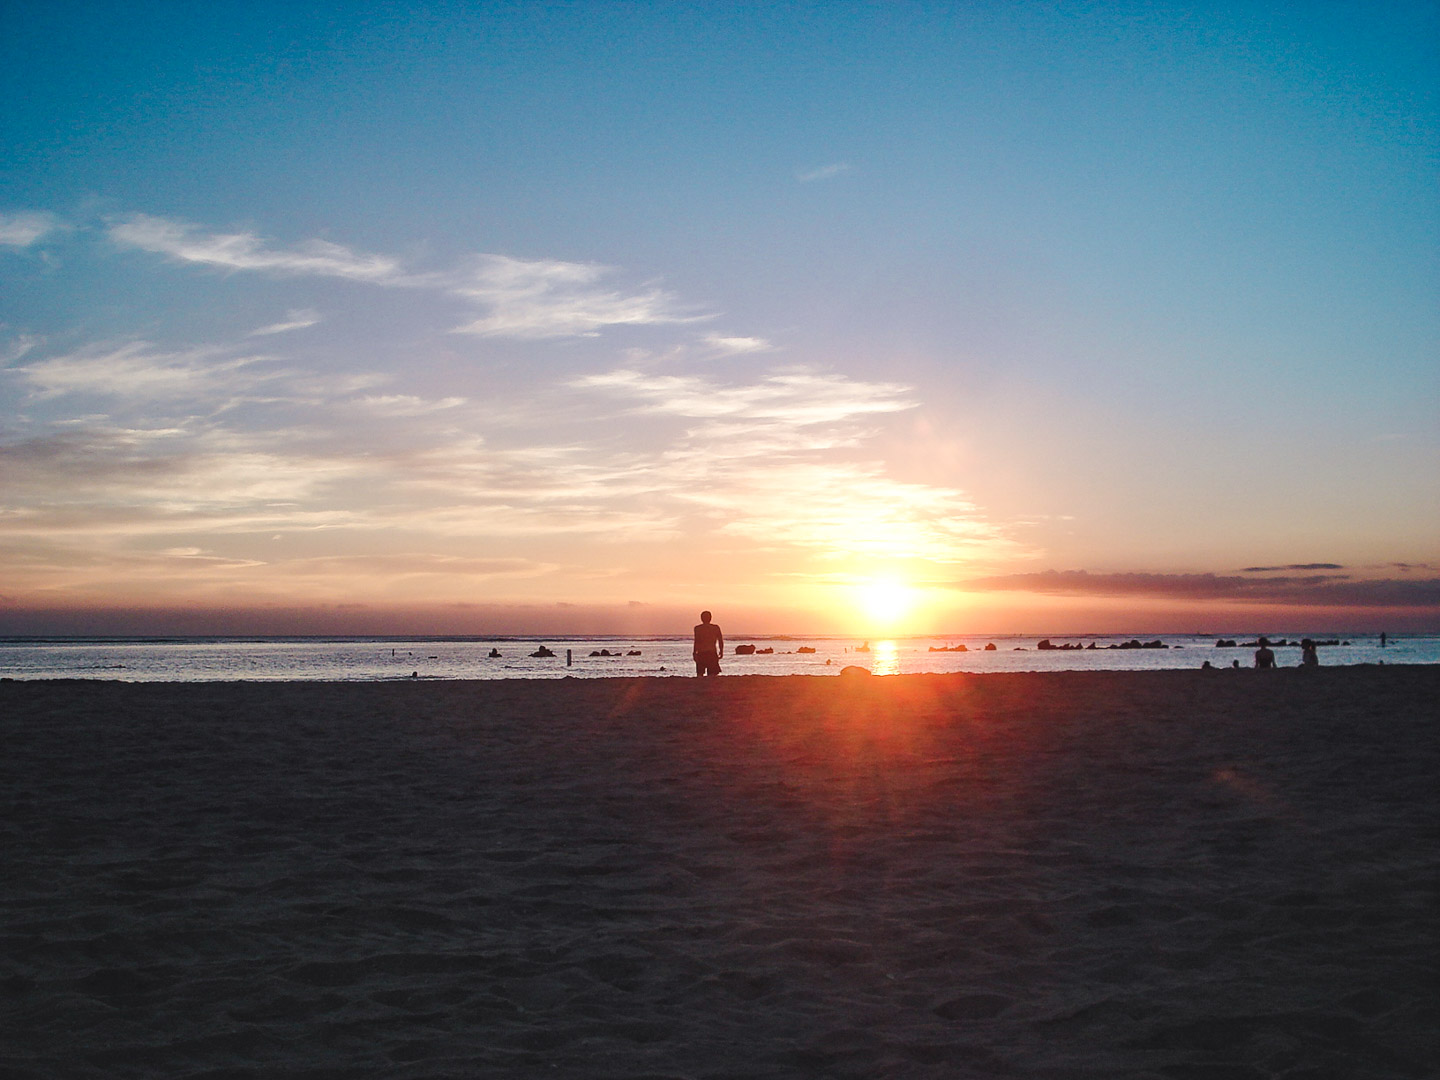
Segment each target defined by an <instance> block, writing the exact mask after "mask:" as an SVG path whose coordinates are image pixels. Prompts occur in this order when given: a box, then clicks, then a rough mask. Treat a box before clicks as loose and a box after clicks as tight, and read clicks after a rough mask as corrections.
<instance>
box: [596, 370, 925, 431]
mask: <svg viewBox="0 0 1440 1080" xmlns="http://www.w3.org/2000/svg"><path fill="white" fill-rule="evenodd" d="M572 385H574V386H575V387H577V388H581V389H590V390H601V391H605V392H607V393H610V394H614V395H616V396H619V397H622V398H630V399H632V400H634V401H636V402H637V403H638V405H637V407H638V409H639V410H640V411H642V412H654V413H664V414H669V415H673V416H683V417H693V418H696V419H720V418H727V417H728V418H735V419H751V420H756V419H758V420H777V421H784V422H786V423H790V424H800V425H806V424H824V423H835V422H838V421H841V420H848V419H851V418H853V417H857V416H864V415H869V414H877V413H895V412H903V411H905V410H907V409H913V408H915V406H916V405H917V404H918V402H916V401H915V399H914V397H913V396H912V394H911V391H910V388H909V387H907V386H902V385H900V384H898V383H872V382H860V381H856V380H852V379H849V378H847V377H846V376H844V375H836V374H829V373H824V372H816V371H808V370H803V369H797V370H794V371H788V372H779V373H776V374H773V375H768V376H766V377H765V378H763V379H761V380H759V381H758V382H752V383H746V384H739V385H729V386H725V385H721V384H719V383H717V382H716V381H714V380H711V379H707V378H704V377H701V376H696V375H655V374H647V373H644V372H639V371H631V370H629V369H626V368H620V369H617V370H615V371H609V372H605V373H603V374H599V375H587V376H585V377H583V378H580V379H577V380H575V382H574V383H573V384H572Z"/></svg>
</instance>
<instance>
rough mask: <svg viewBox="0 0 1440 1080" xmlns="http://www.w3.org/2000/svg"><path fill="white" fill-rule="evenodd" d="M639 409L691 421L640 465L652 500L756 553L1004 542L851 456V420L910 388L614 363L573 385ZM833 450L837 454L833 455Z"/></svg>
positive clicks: (956, 504)
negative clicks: (745, 378) (742, 378)
mask: <svg viewBox="0 0 1440 1080" xmlns="http://www.w3.org/2000/svg"><path fill="white" fill-rule="evenodd" d="M573 385H574V386H575V387H576V388H578V389H581V390H589V391H593V392H602V393H605V394H607V395H610V396H617V397H620V398H621V399H622V400H623V399H626V398H628V399H630V400H632V401H634V402H635V404H636V407H635V409H634V413H635V414H636V415H638V416H642V417H643V416H646V415H651V416H655V417H657V418H660V417H679V418H684V419H695V420H699V421H701V422H700V423H699V424H697V425H695V426H693V427H691V428H690V429H688V430H686V431H685V432H683V433H682V434H681V435H680V436H679V437H678V438H676V439H674V440H673V441H672V442H670V443H669V444H668V445H667V446H666V447H665V448H664V449H663V450H662V451H661V452H659V453H656V454H654V455H653V456H652V458H651V459H650V460H649V461H648V462H647V463H646V464H645V466H644V469H643V473H642V475H644V476H645V477H646V478H647V480H648V481H649V483H651V484H652V485H653V486H654V488H655V496H656V497H657V498H664V499H667V500H669V502H670V503H671V504H672V505H676V506H679V507H684V508H688V510H689V513H690V514H691V515H692V516H693V515H698V516H700V517H702V518H704V519H705V520H707V521H708V522H709V525H708V528H710V529H712V530H713V531H714V532H715V533H716V534H717V535H719V536H721V537H723V538H729V539H731V540H739V541H744V543H745V544H746V545H751V546H754V547H755V548H756V549H757V550H782V549H789V550H798V551H806V552H809V553H812V554H816V555H819V556H822V557H826V558H863V559H869V558H882V559H928V560H932V561H935V562H940V563H954V562H959V561H963V560H965V559H968V558H972V557H974V556H975V555H976V553H977V551H979V550H980V549H982V548H983V549H985V550H986V551H987V552H988V553H989V554H990V555H992V556H993V555H995V554H997V553H999V552H1002V551H1003V552H1011V551H1014V550H1015V545H1014V543H1013V542H1012V541H1010V540H1009V539H1008V538H1007V537H1006V536H1005V533H1004V530H1003V529H1002V528H1000V527H999V526H997V525H995V524H994V523H992V522H990V521H988V520H987V519H986V517H985V515H984V514H983V513H982V512H981V510H980V509H979V508H978V507H977V506H976V505H975V504H974V503H973V502H971V501H970V500H969V499H968V498H967V497H966V496H965V494H964V493H963V492H961V491H959V490H957V489H954V488H949V487H942V486H935V485H929V484H922V483H913V482H907V481H904V480H901V479H897V478H896V477H894V476H893V475H891V474H890V472H889V470H888V469H887V468H886V467H885V466H884V464H883V463H881V462H878V461H865V460H855V455H856V454H857V453H859V452H861V451H863V447H864V443H865V437H866V433H865V431H864V429H863V428H862V427H861V422H862V421H864V420H868V419H873V418H875V417H877V416H880V415H883V414H887V413H898V412H903V411H905V410H907V409H911V408H914V407H915V405H916V402H915V400H914V397H913V394H912V392H911V390H910V388H909V387H906V386H902V385H900V384H896V383H876V382H864V381H858V380H853V379H850V378H848V377H846V376H844V375H840V374H836V373H827V372H819V371H810V370H794V371H784V372H777V373H774V374H771V375H769V376H766V377H763V378H761V379H759V380H755V381H751V382H742V383H731V384H728V385H722V384H720V383H718V382H717V381H715V380H710V379H706V378H701V377H696V376H675V375H654V374H642V373H639V372H635V371H629V370H619V371H612V372H608V373H605V374H602V375H593V376H589V377H586V378H583V379H580V380H577V381H576V382H575V383H574V384H573ZM837 454H843V456H837Z"/></svg>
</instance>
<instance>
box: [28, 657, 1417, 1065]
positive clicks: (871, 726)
mask: <svg viewBox="0 0 1440 1080" xmlns="http://www.w3.org/2000/svg"><path fill="white" fill-rule="evenodd" d="M1220 670H1221V671H1223V670H1224V669H1220ZM1246 670H1249V669H1246ZM1437 701H1440V668H1437V667H1436V666H1434V665H1384V666H1344V667H1322V668H1320V669H1319V670H1318V671H1302V670H1299V669H1289V668H1287V669H1281V670H1279V671H1274V672H1254V673H1253V674H1251V675H1249V676H1246V677H1241V678H1234V677H1226V676H1224V675H1223V674H1220V673H1219V672H1218V671H1212V672H1206V671H1201V670H1198V669H1189V670H1163V671H1145V672H1137V671H1056V672H1044V673H1037V672H1026V673H985V674H945V675H898V676H883V677H873V678H856V679H834V678H830V677H809V676H803V675H799V676H797V675H790V676H766V675H727V676H723V677H722V678H721V679H719V680H716V681H714V682H710V683H707V682H703V681H701V680H697V679H694V678H693V677H692V678H677V677H668V676H667V677H650V678H646V677H629V678H622V677H616V678H603V679H572V680H568V681H567V680H564V679H506V680H469V681H465V680H420V681H414V680H408V679H401V680H396V681H389V682H349V681H346V682H329V683H322V682H301V681H294V682H270V681H243V682H229V683H219V682H195V683H159V682H129V683H127V682H123V681H119V680H17V681H14V682H11V683H6V684H5V685H4V686H3V688H0V716H3V719H0V736H3V737H4V739H5V740H6V748H7V753H6V755H4V757H3V760H0V791H3V792H4V795H3V796H0V797H3V799H4V801H5V811H6V812H5V814H4V815H3V817H0V830H3V831H0V837H3V843H0V854H3V857H4V863H5V865H6V866H7V874H6V877H5V880H4V881H3V882H0V924H3V925H4V927H5V930H4V932H3V937H0V960H3V967H0V1026H3V1027H4V1028H5V1029H6V1030H7V1031H10V1032H14V1033H15V1036H14V1037H13V1038H11V1039H10V1040H9V1043H10V1045H9V1046H7V1047H3V1048H0V1071H4V1072H6V1075H15V1076H19V1077H28V1076H35V1077H40V1076H53V1075H65V1076H102V1075H104V1076H125V1075H136V1076H138V1075H154V1074H166V1075H191V1074H205V1073H230V1074H236V1073H240V1072H243V1071H244V1070H253V1071H254V1072H256V1073H263V1074H271V1073H280V1074H285V1075H317V1076H318V1075H342V1074H343V1075H346V1076H386V1077H391V1076H393V1077H415V1078H417V1080H418V1078H419V1077H427V1076H435V1075H487V1076H502V1077H508V1076H516V1077H519V1076H527V1075H533V1074H534V1073H535V1072H536V1071H541V1070H543V1072H544V1073H545V1074H546V1075H555V1076H562V1077H588V1076H614V1077H619V1076H632V1075H651V1076H690V1077H716V1078H719V1077H730V1076H755V1077H792V1076H793V1077H802V1076H817V1075H827V1076H828V1075H836V1076H850V1075H853V1076H864V1075H895V1076H907V1077H908V1076H917V1077H932V1076H933V1077H945V1076H955V1075H990V1074H1004V1073H1013V1074H1020V1075H1048V1076H1069V1077H1097V1078H1098V1077H1101V1076H1105V1077H1130V1076H1134V1077H1141V1076H1159V1075H1199V1074H1201V1073H1202V1072H1203V1071H1204V1070H1212V1071H1216V1072H1223V1071H1226V1070H1229V1071H1230V1072H1232V1073H1234V1074H1236V1075H1240V1074H1242V1073H1243V1074H1245V1075H1276V1076H1278V1075H1283V1074H1285V1073H1291V1072H1293V1073H1301V1072H1303V1071H1304V1070H1306V1069H1311V1070H1317V1071H1322V1072H1323V1071H1328V1072H1330V1073H1332V1074H1341V1075H1343V1074H1353V1075H1359V1074H1363V1075H1367V1076H1373V1077H1381V1078H1385V1077H1420V1076H1424V1075H1427V1070H1428V1067H1429V1064H1428V1063H1429V1062H1431V1061H1433V1060H1435V1058H1436V1056H1437V1055H1436V1051H1437V1049H1440V1047H1437V1040H1436V1035H1435V1033H1434V1026H1433V1023H1432V1020H1433V985H1434V979H1435V977H1436V973H1437V972H1436V963H1435V960H1434V959H1433V957H1431V956H1429V955H1428V953H1427V951H1426V942H1427V941H1433V933H1434V915H1433V912H1434V904H1435V902H1436V899H1437V897H1436V890H1435V882H1436V880H1437V870H1440V854H1437V850H1436V844H1435V833H1434V822H1435V820H1436V819H1437V815H1440V797H1437V795H1436V793H1435V792H1434V790H1433V778H1434V776H1435V775H1440V735H1437V727H1436V725H1435V723H1434V720H1433V713H1434V706H1435V703H1436V702H1437ZM1247 1070H1248V1071H1247Z"/></svg>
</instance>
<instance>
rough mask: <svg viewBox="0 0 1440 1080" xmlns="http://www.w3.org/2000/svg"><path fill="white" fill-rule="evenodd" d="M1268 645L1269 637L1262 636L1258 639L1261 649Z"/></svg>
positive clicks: (1266, 647)
mask: <svg viewBox="0 0 1440 1080" xmlns="http://www.w3.org/2000/svg"><path fill="white" fill-rule="evenodd" d="M1269 647H1270V639H1269V638H1263V637H1262V638H1261V639H1260V648H1262V649H1268V648H1269Z"/></svg>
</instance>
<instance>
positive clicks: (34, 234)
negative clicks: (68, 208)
mask: <svg viewBox="0 0 1440 1080" xmlns="http://www.w3.org/2000/svg"><path fill="white" fill-rule="evenodd" d="M65 227H66V226H65V224H64V223H63V222H62V221H61V220H60V219H59V218H58V217H56V216H55V215H54V214H51V213H46V212H44V211H30V212H24V213H19V214H0V246H4V247H16V248H24V247H29V246H30V245H31V244H33V243H35V242H36V241H37V240H42V239H44V238H45V237H46V236H49V235H50V234H51V233H54V232H58V231H60V230H61V229H64V228H65Z"/></svg>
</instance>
